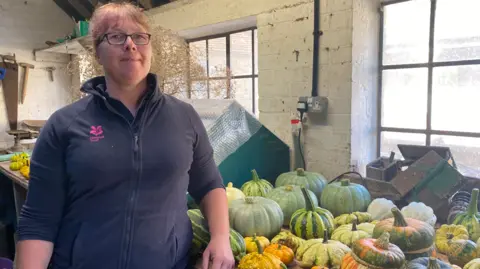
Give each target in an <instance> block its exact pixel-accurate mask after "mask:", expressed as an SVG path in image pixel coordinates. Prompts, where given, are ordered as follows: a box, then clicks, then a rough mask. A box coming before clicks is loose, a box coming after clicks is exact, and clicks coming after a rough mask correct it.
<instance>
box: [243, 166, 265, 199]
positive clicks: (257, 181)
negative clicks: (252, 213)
mask: <svg viewBox="0 0 480 269" xmlns="http://www.w3.org/2000/svg"><path fill="white" fill-rule="evenodd" d="M272 189H273V185H272V183H270V182H269V181H267V180H266V179H261V178H260V177H259V176H258V174H257V171H256V170H255V169H253V170H252V180H250V181H247V182H245V183H243V185H242V188H241V191H242V192H243V194H245V196H261V197H266V196H267V194H268V193H269V192H270V191H271V190H272Z"/></svg>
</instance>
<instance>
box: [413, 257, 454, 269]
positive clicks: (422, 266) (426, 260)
mask: <svg viewBox="0 0 480 269" xmlns="http://www.w3.org/2000/svg"><path fill="white" fill-rule="evenodd" d="M451 268H452V266H451V265H450V264H448V263H446V262H444V261H441V260H439V259H437V258H435V257H420V258H416V259H414V260H412V261H410V262H408V263H407V265H406V266H405V269H451Z"/></svg>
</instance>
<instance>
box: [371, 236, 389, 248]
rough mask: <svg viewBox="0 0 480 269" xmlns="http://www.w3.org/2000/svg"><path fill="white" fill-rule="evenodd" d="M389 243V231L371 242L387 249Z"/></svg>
mask: <svg viewBox="0 0 480 269" xmlns="http://www.w3.org/2000/svg"><path fill="white" fill-rule="evenodd" d="M389 244H390V233H388V232H384V233H383V234H382V235H381V236H380V237H379V238H377V240H375V243H374V244H373V245H374V246H376V247H377V248H379V249H385V250H387V249H388V245H389Z"/></svg>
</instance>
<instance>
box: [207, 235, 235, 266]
mask: <svg viewBox="0 0 480 269" xmlns="http://www.w3.org/2000/svg"><path fill="white" fill-rule="evenodd" d="M210 264H211V267H209V265H210ZM234 267H235V259H234V258H233V253H232V249H231V247H230V234H226V235H218V236H216V237H212V238H211V239H210V243H209V244H208V246H207V248H206V249H205V251H204V252H203V257H202V269H233V268H234Z"/></svg>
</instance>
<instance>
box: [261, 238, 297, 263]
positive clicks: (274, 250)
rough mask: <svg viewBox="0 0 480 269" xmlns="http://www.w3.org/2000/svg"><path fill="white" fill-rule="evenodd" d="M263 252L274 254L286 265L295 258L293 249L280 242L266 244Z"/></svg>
mask: <svg viewBox="0 0 480 269" xmlns="http://www.w3.org/2000/svg"><path fill="white" fill-rule="evenodd" d="M264 252H267V253H271V254H273V255H275V256H276V257H277V258H279V259H280V260H281V261H282V262H283V263H284V264H286V265H288V264H291V263H292V262H293V259H294V258H295V254H294V253H293V250H292V249H291V248H289V247H287V246H285V245H282V244H281V243H276V244H270V245H268V246H267V247H266V248H265V250H264Z"/></svg>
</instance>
